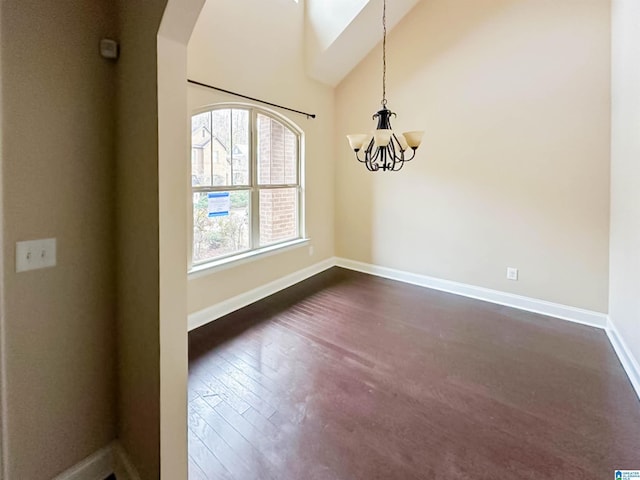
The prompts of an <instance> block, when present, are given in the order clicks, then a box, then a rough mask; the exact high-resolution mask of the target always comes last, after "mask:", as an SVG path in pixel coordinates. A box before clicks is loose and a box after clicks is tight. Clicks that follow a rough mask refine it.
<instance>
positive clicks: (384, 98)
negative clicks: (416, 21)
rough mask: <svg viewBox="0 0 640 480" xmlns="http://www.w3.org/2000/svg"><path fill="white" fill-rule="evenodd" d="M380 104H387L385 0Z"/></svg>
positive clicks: (384, 105)
mask: <svg viewBox="0 0 640 480" xmlns="http://www.w3.org/2000/svg"><path fill="white" fill-rule="evenodd" d="M382 32H383V33H382V102H381V104H382V106H383V107H384V108H386V106H387V0H383V2H382Z"/></svg>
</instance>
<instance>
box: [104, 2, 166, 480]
mask: <svg viewBox="0 0 640 480" xmlns="http://www.w3.org/2000/svg"><path fill="white" fill-rule="evenodd" d="M165 6H166V0H147V1H144V2H131V1H127V0H120V1H118V2H117V8H118V17H119V29H120V31H119V39H120V47H121V49H120V51H121V54H120V59H119V60H118V66H117V130H116V144H117V151H116V158H117V168H116V173H117V175H116V187H117V188H116V191H117V199H116V204H117V216H116V219H117V239H116V240H117V251H118V254H117V257H118V258H117V272H118V277H117V280H118V290H117V291H118V373H119V384H118V387H119V388H118V394H119V401H118V407H119V408H118V414H119V415H118V417H119V428H118V436H119V439H120V441H121V443H122V445H123V447H124V448H125V450H126V451H127V453H128V454H129V456H130V458H131V460H132V462H133V463H134V465H135V467H136V468H137V470H138V473H139V474H140V477H141V478H142V479H143V480H151V479H157V478H159V476H160V321H159V314H160V312H159V300H160V299H159V288H160V287H159V202H158V89H157V81H158V79H157V73H158V71H157V35H158V28H159V26H160V20H161V18H162V14H163V12H164V9H165Z"/></svg>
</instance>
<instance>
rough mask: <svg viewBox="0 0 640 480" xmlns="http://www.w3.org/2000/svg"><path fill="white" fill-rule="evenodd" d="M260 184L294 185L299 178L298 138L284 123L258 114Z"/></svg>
mask: <svg viewBox="0 0 640 480" xmlns="http://www.w3.org/2000/svg"><path fill="white" fill-rule="evenodd" d="M257 131H258V139H257V140H258V141H257V144H258V146H257V148H258V151H257V156H258V183H260V184H261V185H279V184H294V183H297V178H298V172H297V168H298V137H297V135H296V134H295V133H294V132H293V131H291V129H289V128H287V127H286V126H285V125H283V124H282V123H280V122H278V121H277V120H274V119H272V118H271V117H268V116H266V115H260V114H258V125H257Z"/></svg>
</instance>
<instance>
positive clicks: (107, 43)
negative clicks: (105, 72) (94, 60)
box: [100, 38, 119, 60]
mask: <svg viewBox="0 0 640 480" xmlns="http://www.w3.org/2000/svg"><path fill="white" fill-rule="evenodd" d="M118 50H119V46H118V42H116V41H115V40H112V39H110V38H103V39H102V40H100V55H102V57H103V58H108V59H109V60H115V59H117V58H118V53H119V51H118Z"/></svg>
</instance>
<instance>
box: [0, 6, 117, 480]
mask: <svg viewBox="0 0 640 480" xmlns="http://www.w3.org/2000/svg"><path fill="white" fill-rule="evenodd" d="M0 8H1V9H2V25H1V35H2V38H1V41H0V49H1V51H2V52H1V56H2V64H1V68H2V96H3V105H2V112H1V116H2V118H3V128H2V132H1V134H2V152H1V155H2V170H3V171H2V182H3V183H2V195H3V198H2V204H3V211H2V222H3V224H2V229H3V236H4V240H5V243H4V246H3V251H2V257H3V264H4V265H5V267H6V268H5V269H3V282H4V292H3V296H4V303H5V317H4V322H5V324H4V328H5V334H6V339H5V340H6V341H5V344H4V347H5V351H4V356H5V361H6V364H5V367H6V380H7V383H6V400H7V404H6V414H7V415H6V417H5V418H4V419H3V422H4V423H5V424H6V425H5V426H6V434H7V437H6V440H7V443H6V445H4V447H5V448H6V452H5V455H6V458H7V460H8V465H6V467H7V473H8V478H11V479H25V480H26V479H28V480H49V479H50V478H52V477H53V476H55V475H56V474H58V473H60V472H61V471H63V470H65V469H67V468H69V467H70V466H72V465H73V464H75V463H77V462H78V461H80V460H81V459H83V458H84V457H86V456H87V455H90V454H92V453H93V452H95V451H96V450H98V449H99V448H101V447H103V446H105V445H106V444H108V443H109V442H110V441H111V440H112V439H113V438H114V437H115V434H116V429H115V425H116V408H115V403H116V402H115V395H116V372H115V358H114V352H115V343H114V342H115V338H114V337H115V335H114V332H115V318H114V317H115V311H114V304H115V288H114V274H115V270H114V259H115V254H114V248H113V243H114V234H113V231H114V205H113V204H114V202H113V200H114V197H113V189H114V182H113V174H114V164H113V153H114V143H113V138H114V116H113V102H114V88H113V80H114V78H115V77H114V73H115V66H114V64H112V63H111V62H108V61H106V60H103V59H102V58H100V56H99V55H98V42H99V39H100V38H101V37H103V36H113V35H114V34H115V32H114V30H115V24H114V21H113V19H114V13H115V12H114V10H113V8H112V5H111V2H108V1H97V0H78V1H75V2H73V7H72V8H71V7H70V5H69V4H68V2H41V1H34V0H5V1H3V2H2V4H1V5H0ZM46 237H56V238H57V240H58V244H57V260H58V265H57V266H56V267H55V268H50V269H45V270H36V271H31V272H24V273H20V274H16V273H15V271H14V268H15V267H14V265H15V256H14V249H15V243H16V241H19V240H27V239H35V238H46Z"/></svg>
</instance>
